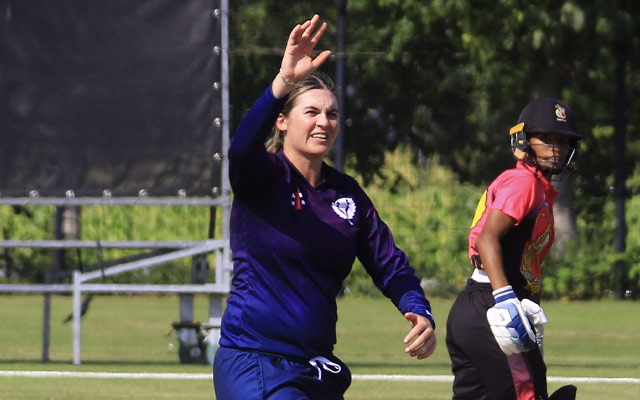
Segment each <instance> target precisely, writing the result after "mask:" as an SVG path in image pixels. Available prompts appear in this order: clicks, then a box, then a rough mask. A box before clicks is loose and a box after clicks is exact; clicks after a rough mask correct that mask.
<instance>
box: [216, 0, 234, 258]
mask: <svg viewBox="0 0 640 400" xmlns="http://www.w3.org/2000/svg"><path fill="white" fill-rule="evenodd" d="M220 9H221V12H222V15H221V18H220V29H221V35H220V41H221V43H220V47H221V48H222V52H221V59H220V61H221V63H222V65H221V68H220V71H221V75H222V76H221V78H220V80H221V82H222V154H223V155H224V156H223V157H222V197H223V199H224V200H226V201H225V202H224V205H223V206H222V239H223V240H229V220H230V219H231V204H229V199H230V198H231V184H230V183H229V158H228V157H227V152H228V149H229V124H230V121H229V2H228V0H221V1H220ZM230 260H231V254H230V251H228V246H226V247H225V254H224V262H225V263H226V262H229V261H230ZM223 267H224V266H223V265H216V268H223Z"/></svg>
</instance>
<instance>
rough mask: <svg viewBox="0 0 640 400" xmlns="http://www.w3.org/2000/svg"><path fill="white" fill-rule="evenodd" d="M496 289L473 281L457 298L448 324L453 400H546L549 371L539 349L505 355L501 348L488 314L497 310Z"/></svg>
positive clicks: (469, 281) (468, 283)
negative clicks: (489, 310) (493, 292)
mask: <svg viewBox="0 0 640 400" xmlns="http://www.w3.org/2000/svg"><path fill="white" fill-rule="evenodd" d="M491 292H492V289H491V285H490V284H488V283H478V282H475V281H473V280H471V279H469V280H468V281H467V287H466V288H465V290H463V291H462V292H461V293H460V294H459V295H458V297H457V299H456V301H455V302H454V303H453V306H452V307H451V311H450V312H449V318H448V319H447V338H446V343H447V350H448V351H449V357H450V358H451V364H452V367H451V368H452V371H453V374H454V381H453V399H456V400H462V399H473V400H515V399H518V400H520V399H525V398H526V399H532V398H533V399H536V400H539V399H542V400H546V399H547V398H548V394H547V377H546V374H547V368H546V366H545V364H544V361H543V359H542V355H541V354H540V351H538V349H534V350H532V351H529V352H526V353H520V354H514V355H509V356H507V355H505V354H504V353H503V352H502V350H500V347H499V346H498V343H497V342H496V340H495V338H494V336H493V333H492V332H491V328H490V327H489V323H488V322H487V310H488V309H489V308H490V307H492V306H493V305H494V304H495V300H494V298H493V295H492V293H491Z"/></svg>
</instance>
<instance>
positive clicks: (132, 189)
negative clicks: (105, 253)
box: [0, 0, 231, 364]
mask: <svg viewBox="0 0 640 400" xmlns="http://www.w3.org/2000/svg"><path fill="white" fill-rule="evenodd" d="M0 16H1V17H2V20H3V27H4V28H3V30H4V32H3V34H2V35H0V36H1V38H0V70H2V71H5V72H6V73H5V74H4V75H3V76H1V77H0V89H1V91H2V92H3V93H6V97H5V100H6V101H0V115H2V118H3V120H4V123H3V125H4V126H3V132H2V135H0V205H8V206H16V207H21V206H38V205H43V206H45V205H46V206H55V207H56V209H57V212H58V213H59V215H66V214H65V212H71V214H73V211H74V209H78V208H80V207H84V206H95V205H101V206H113V207H117V206H130V205H143V206H144V205H148V206H176V205H179V206H193V207H209V209H210V210H211V213H212V214H213V215H215V212H216V210H217V209H221V211H222V218H221V219H222V221H221V224H222V226H221V229H220V231H221V232H222V234H221V237H219V238H214V237H208V238H206V239H203V240H193V241H184V240H173V241H171V240H167V241H162V240H160V241H140V240H138V241H136V240H123V241H100V240H79V239H78V238H77V237H73V235H69V236H70V237H64V235H63V236H62V237H59V238H56V240H44V239H36V240H0V248H5V249H12V248H21V247H28V248H40V249H51V250H54V251H61V250H64V249H96V251H99V252H100V251H102V249H133V250H136V251H142V250H150V249H151V250H152V251H151V252H148V253H146V254H141V255H139V256H137V257H128V258H126V259H121V260H111V261H110V262H109V266H107V267H105V266H104V265H98V266H96V267H95V268H93V269H91V268H87V269H85V270H83V271H79V270H74V271H71V272H70V274H69V275H70V278H71V279H70V282H69V283H62V282H55V280H59V279H54V282H45V283H41V284H1V285H0V293H42V294H43V295H44V298H45V301H44V311H43V352H42V359H43V361H47V360H48V352H49V334H50V331H49V330H50V322H49V318H50V296H51V294H59V293H67V294H68V293H70V294H72V296H73V313H72V316H73V328H72V329H73V363H74V364H80V363H81V359H82V357H81V333H82V325H81V317H82V314H83V310H82V308H83V303H82V296H83V295H90V294H94V293H175V294H178V295H179V296H180V322H181V323H185V324H188V323H190V322H192V321H193V296H194V294H208V295H209V320H208V321H207V323H206V324H203V326H205V327H206V328H207V329H208V330H210V331H214V332H215V331H216V330H217V331H219V328H220V320H221V317H222V309H223V299H224V296H225V295H226V294H227V293H228V292H229V288H230V275H231V274H230V271H231V261H230V260H231V255H230V249H229V228H228V225H229V224H228V221H229V215H230V188H229V182H228V179H227V169H228V164H227V160H226V157H224V156H223V155H224V154H226V149H227V148H228V144H229V106H228V103H229V94H228V88H229V73H228V49H229V43H228V41H229V40H228V0H211V1H201V0H188V1H181V2H175V1H173V0H141V1H135V2H132V1H127V0H117V1H110V2H101V1H91V2H86V1H84V0H72V1H68V2H51V1H48V0H34V1H29V2H15V1H11V0H0ZM3 96H4V95H3ZM56 221H57V222H56V223H60V224H62V223H64V221H62V218H56ZM211 221H215V218H211ZM211 223H212V224H214V223H215V222H211ZM57 230H58V229H57ZM210 232H214V229H211V228H210ZM210 236H213V235H212V234H210ZM208 254H215V274H214V275H213V282H208V280H210V279H206V281H205V283H195V282H197V281H198V280H199V279H196V278H195V276H196V275H199V277H202V276H203V275H204V276H206V271H207V270H208V269H209V265H208V261H207V257H206V256H207V255H208ZM188 257H190V258H191V259H192V260H193V261H192V282H191V283H189V284H180V285H152V284H109V283H102V284H100V283H91V282H92V281H94V280H96V279H98V278H103V277H107V276H112V275H116V274H120V273H123V272H129V271H134V270H138V269H142V268H151V267H154V266H157V265H160V264H163V263H167V262H170V261H173V260H177V259H181V258H188ZM57 272H59V271H57ZM214 336H216V335H214Z"/></svg>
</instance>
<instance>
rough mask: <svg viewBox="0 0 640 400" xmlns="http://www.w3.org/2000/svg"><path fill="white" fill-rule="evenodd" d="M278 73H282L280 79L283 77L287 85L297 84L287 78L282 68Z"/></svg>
mask: <svg viewBox="0 0 640 400" xmlns="http://www.w3.org/2000/svg"><path fill="white" fill-rule="evenodd" d="M278 75H280V79H282V82H284V84H285V85H287V86H295V85H296V83H295V82H291V81H290V80H288V79H287V78H285V77H284V74H283V73H282V68H280V71H279V72H278Z"/></svg>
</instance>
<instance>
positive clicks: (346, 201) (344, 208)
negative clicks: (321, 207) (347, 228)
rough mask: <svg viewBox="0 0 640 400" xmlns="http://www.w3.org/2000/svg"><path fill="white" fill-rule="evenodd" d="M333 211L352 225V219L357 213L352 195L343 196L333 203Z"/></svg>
mask: <svg viewBox="0 0 640 400" xmlns="http://www.w3.org/2000/svg"><path fill="white" fill-rule="evenodd" d="M331 208H333V212H335V213H336V214H338V217H340V218H342V219H346V220H347V222H349V223H350V224H351V225H353V222H351V220H352V219H353V217H354V216H355V215H356V202H355V201H353V199H352V198H351V197H341V198H339V199H338V200H336V201H334V202H333V203H331Z"/></svg>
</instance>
